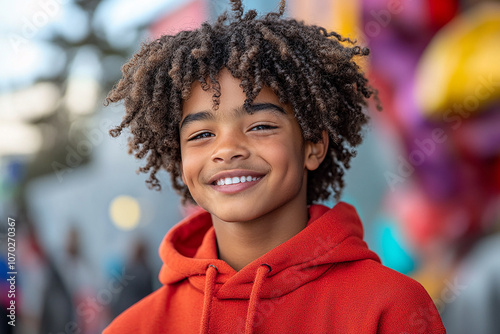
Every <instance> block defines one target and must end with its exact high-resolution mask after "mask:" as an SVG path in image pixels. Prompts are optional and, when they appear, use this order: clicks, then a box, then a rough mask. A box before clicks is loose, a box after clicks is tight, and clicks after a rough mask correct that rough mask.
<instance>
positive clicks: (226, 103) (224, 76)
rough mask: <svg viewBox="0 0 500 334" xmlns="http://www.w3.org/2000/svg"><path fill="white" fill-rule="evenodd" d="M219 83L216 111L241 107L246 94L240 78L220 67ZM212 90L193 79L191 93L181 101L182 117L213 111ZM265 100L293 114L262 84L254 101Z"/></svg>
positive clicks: (289, 108) (288, 107)
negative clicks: (205, 89) (218, 98)
mask: <svg viewBox="0 0 500 334" xmlns="http://www.w3.org/2000/svg"><path fill="white" fill-rule="evenodd" d="M217 80H218V82H219V84H220V93H221V96H220V104H219V109H218V112H223V111H224V110H233V109H235V108H238V107H241V106H242V105H243V103H244V102H245V99H246V95H245V93H244V92H243V88H241V87H240V84H241V80H240V79H237V78H235V77H233V76H232V75H231V73H230V72H229V71H228V70H227V69H222V70H221V71H220V73H219V76H218V78H217ZM213 94H214V92H213V90H211V89H209V90H207V91H204V90H203V89H202V88H201V84H200V82H198V81H195V82H194V83H193V84H192V86H191V95H190V97H189V98H188V99H187V100H184V101H183V104H182V117H183V118H184V117H185V116H186V115H188V114H190V113H195V112H199V111H202V110H207V111H214V110H213V108H212V107H213V99H212V96H213ZM258 102H267V103H273V104H276V105H278V106H281V107H283V109H285V111H286V112H287V113H290V114H293V113H292V112H291V107H290V106H288V105H284V104H282V103H280V101H279V98H278V96H277V95H276V94H275V93H274V92H273V91H272V89H271V88H269V87H267V86H264V87H262V89H261V91H260V93H259V95H257V97H256V98H255V100H254V103H258Z"/></svg>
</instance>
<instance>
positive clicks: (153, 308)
mask: <svg viewBox="0 0 500 334" xmlns="http://www.w3.org/2000/svg"><path fill="white" fill-rule="evenodd" d="M167 290H168V286H162V287H161V288H159V289H158V290H156V291H154V292H152V293H151V294H149V295H148V296H146V297H144V298H143V299H141V300H140V301H138V302H137V303H135V304H134V305H132V306H131V307H129V308H128V309H126V310H125V311H124V312H123V313H121V314H120V315H119V316H117V317H116V318H115V319H114V320H113V321H112V322H111V323H110V324H109V325H108V327H106V329H105V330H104V331H103V334H115V333H141V329H144V328H150V327H151V326H152V324H153V323H154V322H155V320H154V319H155V318H158V317H161V316H162V315H163V314H164V308H165V305H166V304H167V299H168V291H167Z"/></svg>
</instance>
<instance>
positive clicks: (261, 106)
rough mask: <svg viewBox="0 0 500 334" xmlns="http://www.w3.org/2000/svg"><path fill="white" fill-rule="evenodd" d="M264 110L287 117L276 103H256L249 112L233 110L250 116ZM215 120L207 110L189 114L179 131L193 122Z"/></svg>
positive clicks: (241, 108) (239, 109) (238, 109)
mask: <svg viewBox="0 0 500 334" xmlns="http://www.w3.org/2000/svg"><path fill="white" fill-rule="evenodd" d="M262 110H270V111H273V112H276V113H278V114H284V115H286V111H285V110H284V109H283V108H281V107H280V106H278V105H276V104H274V103H254V104H252V105H250V109H249V110H245V108H243V106H241V107H238V108H235V109H233V112H235V113H236V114H242V113H245V112H246V113H247V114H249V115H253V114H254V113H256V112H259V111H262ZM213 119H214V115H213V113H211V112H209V111H207V110H204V111H200V112H196V113H194V114H189V115H187V116H186V117H184V119H183V120H182V121H181V125H180V127H179V130H180V129H182V128H183V127H184V126H186V125H187V124H189V123H192V122H196V121H206V120H213Z"/></svg>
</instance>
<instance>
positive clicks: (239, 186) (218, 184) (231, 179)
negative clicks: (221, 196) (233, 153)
mask: <svg viewBox="0 0 500 334" xmlns="http://www.w3.org/2000/svg"><path fill="white" fill-rule="evenodd" d="M264 176H265V174H262V173H257V172H253V171H248V170H232V171H225V172H221V173H217V174H216V175H214V176H213V177H212V178H211V179H210V181H209V184H210V185H211V186H212V187H213V188H214V189H215V190H217V191H219V192H222V193H226V194H233V193H237V192H240V191H243V190H246V189H248V188H250V187H253V186H254V185H256V184H257V183H259V182H260V180H261V179H262V178H263V177H264Z"/></svg>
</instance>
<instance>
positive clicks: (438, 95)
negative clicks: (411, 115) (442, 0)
mask: <svg viewBox="0 0 500 334" xmlns="http://www.w3.org/2000/svg"><path fill="white" fill-rule="evenodd" d="M499 41H500V4H494V3H486V4H483V5H478V6H476V7H475V8H473V9H472V10H470V11H468V12H465V13H464V14H462V15H461V16H459V17H457V18H455V19H454V20H453V21H451V22H450V23H449V24H448V25H446V26H445V27H443V28H442V29H441V30H440V31H439V32H438V33H437V34H436V36H435V37H434V38H433V40H432V41H431V43H430V44H429V46H428V47H427V49H426V50H425V52H424V53H423V55H422V57H421V59H420V62H419V65H418V68H417V73H416V74H417V75H416V86H415V94H416V101H417V103H418V105H419V107H420V109H421V110H423V112H424V113H426V114H427V115H429V116H434V117H436V116H441V115H442V114H443V113H445V114H446V113H447V112H448V109H455V108H458V109H460V106H465V107H466V108H467V112H477V111H480V110H481V107H482V106H485V105H488V104H489V103H491V102H492V101H495V100H498V99H499V98H500V85H499V84H498V83H499V82H500V67H499V66H498V65H497V64H498V60H497V59H498V54H500V42H499ZM456 106H458V107H456Z"/></svg>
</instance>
